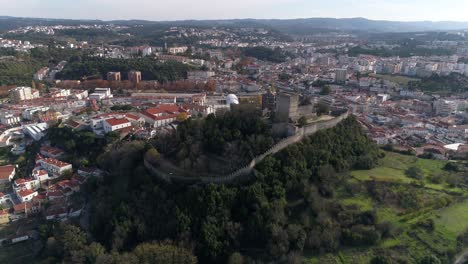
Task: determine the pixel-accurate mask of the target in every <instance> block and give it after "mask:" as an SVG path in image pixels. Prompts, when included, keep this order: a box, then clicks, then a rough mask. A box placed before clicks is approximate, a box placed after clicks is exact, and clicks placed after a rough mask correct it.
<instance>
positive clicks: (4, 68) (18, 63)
mask: <svg viewBox="0 0 468 264" xmlns="http://www.w3.org/2000/svg"><path fill="white" fill-rule="evenodd" d="M80 54H81V52H80V51H78V50H63V49H55V48H35V49H32V50H31V51H30V52H16V51H14V50H13V49H9V48H0V57H1V56H7V57H4V58H1V59H0V86H2V85H18V86H20V85H26V86H30V85H31V82H32V80H33V74H34V73H36V72H37V71H38V70H39V69H40V68H42V67H48V66H55V65H56V64H57V63H59V62H60V61H62V60H69V59H70V58H71V57H74V56H78V55H80Z"/></svg>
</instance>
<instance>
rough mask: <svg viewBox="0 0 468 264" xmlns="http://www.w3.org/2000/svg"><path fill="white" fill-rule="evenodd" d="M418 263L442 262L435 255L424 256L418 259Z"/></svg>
mask: <svg viewBox="0 0 468 264" xmlns="http://www.w3.org/2000/svg"><path fill="white" fill-rule="evenodd" d="M418 263H419V264H441V263H442V262H441V261H440V259H438V258H437V257H436V256H425V257H423V258H422V259H420V260H419V262H418Z"/></svg>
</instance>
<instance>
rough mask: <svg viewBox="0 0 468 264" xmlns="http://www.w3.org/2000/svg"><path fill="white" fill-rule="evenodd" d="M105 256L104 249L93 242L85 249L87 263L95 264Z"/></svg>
mask: <svg viewBox="0 0 468 264" xmlns="http://www.w3.org/2000/svg"><path fill="white" fill-rule="evenodd" d="M104 254H106V249H105V248H104V247H103V246H102V245H101V244H99V243H96V242H93V243H91V245H89V246H88V247H87V248H86V259H87V260H88V261H89V263H96V261H97V259H98V258H99V257H100V256H102V255H104Z"/></svg>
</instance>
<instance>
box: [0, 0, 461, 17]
mask: <svg viewBox="0 0 468 264" xmlns="http://www.w3.org/2000/svg"><path fill="white" fill-rule="evenodd" d="M0 15H8V16H21V17H45V18H74V19H77V18H82V19H104V20H111V19H145V20H181V19H227V18H308V17H336V18H344V17H365V18H369V19H381V20H400V21H419V20H432V21H468V0H166V1H162V0H0Z"/></svg>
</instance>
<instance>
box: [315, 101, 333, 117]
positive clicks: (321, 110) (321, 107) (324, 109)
mask: <svg viewBox="0 0 468 264" xmlns="http://www.w3.org/2000/svg"><path fill="white" fill-rule="evenodd" d="M316 111H317V115H319V116H320V115H323V114H328V113H330V106H329V105H327V104H325V103H322V102H319V103H318V104H317V106H316Z"/></svg>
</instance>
